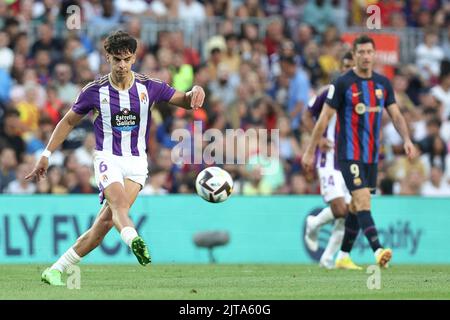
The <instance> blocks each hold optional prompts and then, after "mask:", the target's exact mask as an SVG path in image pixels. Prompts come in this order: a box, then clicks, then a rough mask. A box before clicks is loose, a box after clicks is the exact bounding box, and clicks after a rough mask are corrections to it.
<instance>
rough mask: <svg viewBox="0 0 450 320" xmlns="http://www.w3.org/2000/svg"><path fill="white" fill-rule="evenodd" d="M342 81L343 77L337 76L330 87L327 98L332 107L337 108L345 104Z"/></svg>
mask: <svg viewBox="0 0 450 320" xmlns="http://www.w3.org/2000/svg"><path fill="white" fill-rule="evenodd" d="M342 83H343V81H342V78H341V77H339V78H337V79H336V81H334V82H333V84H331V85H330V87H329V88H328V93H327V98H326V100H325V102H326V103H327V104H328V105H329V106H330V107H332V108H333V109H336V110H338V109H339V108H341V106H342V105H343V103H342V102H343V99H344V92H343V85H342Z"/></svg>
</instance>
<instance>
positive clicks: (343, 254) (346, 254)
mask: <svg viewBox="0 0 450 320" xmlns="http://www.w3.org/2000/svg"><path fill="white" fill-rule="evenodd" d="M349 256H350V254H349V253H348V252H344V251H342V250H340V251H339V253H338V255H337V257H336V259H337V260H340V259H343V258H346V257H349Z"/></svg>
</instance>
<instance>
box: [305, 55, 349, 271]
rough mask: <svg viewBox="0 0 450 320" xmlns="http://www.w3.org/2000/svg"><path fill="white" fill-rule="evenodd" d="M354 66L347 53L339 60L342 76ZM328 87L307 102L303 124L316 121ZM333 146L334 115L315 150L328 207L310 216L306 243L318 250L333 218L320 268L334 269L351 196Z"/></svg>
mask: <svg viewBox="0 0 450 320" xmlns="http://www.w3.org/2000/svg"><path fill="white" fill-rule="evenodd" d="M352 67H353V57H352V53H351V52H350V51H348V52H346V53H345V54H344V55H343V57H342V59H341V72H342V73H345V72H347V71H349V70H350V69H351V68H352ZM328 88H329V86H326V87H324V88H322V89H321V90H320V91H319V94H318V95H317V97H315V98H313V99H311V100H310V102H309V103H308V109H307V110H308V112H304V113H303V116H304V119H303V120H304V123H313V122H314V121H317V119H318V118H319V116H320V112H321V111H322V109H323V105H324V103H325V100H326V97H327V94H328ZM335 143H336V115H334V116H333V117H332V118H331V120H330V124H329V125H328V127H327V128H326V131H325V134H324V136H323V137H322V138H321V140H320V142H319V148H318V150H317V151H316V169H317V173H318V176H319V179H320V193H321V194H322V197H323V200H324V201H325V202H326V203H327V204H329V207H326V208H324V209H323V210H322V211H321V212H319V214H318V215H317V216H313V215H310V216H308V217H307V218H306V232H305V243H306V245H307V246H308V248H309V250H311V251H317V250H318V249H319V242H318V234H319V231H320V227H322V226H323V225H325V224H327V223H329V222H331V221H333V220H334V219H336V221H335V224H334V227H333V230H332V232H331V236H330V239H329V240H328V244H327V246H326V248H325V250H324V252H323V254H322V256H321V258H320V266H321V267H325V268H327V269H332V268H333V267H334V260H333V257H334V255H335V254H336V252H337V251H338V250H339V247H340V246H341V244H342V239H343V237H344V221H345V220H344V218H345V217H346V216H347V213H348V211H349V209H348V204H350V202H351V195H350V192H349V191H348V189H347V187H346V186H345V181H344V177H342V173H341V172H340V171H339V168H338V166H337V157H336V154H335V151H334V145H335Z"/></svg>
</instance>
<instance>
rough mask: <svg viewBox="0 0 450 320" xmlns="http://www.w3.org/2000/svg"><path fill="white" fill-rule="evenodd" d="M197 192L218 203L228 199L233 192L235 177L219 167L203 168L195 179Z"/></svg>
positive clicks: (207, 199)
mask: <svg viewBox="0 0 450 320" xmlns="http://www.w3.org/2000/svg"><path fill="white" fill-rule="evenodd" d="M195 188H196V189H197V194H198V195H199V196H200V197H202V198H203V199H205V200H206V201H209V202H213V203H218V202H223V201H225V200H227V199H228V197H229V196H230V195H231V193H232V192H233V179H232V178H231V176H230V174H229V173H228V172H226V171H225V170H223V169H221V168H219V167H209V168H206V169H203V170H202V171H201V172H200V173H199V174H198V176H197V179H196V180H195Z"/></svg>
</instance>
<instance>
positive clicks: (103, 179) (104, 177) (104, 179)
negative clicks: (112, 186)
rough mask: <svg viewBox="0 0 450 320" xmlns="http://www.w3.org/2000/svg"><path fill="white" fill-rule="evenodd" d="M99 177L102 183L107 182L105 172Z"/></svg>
mask: <svg viewBox="0 0 450 320" xmlns="http://www.w3.org/2000/svg"><path fill="white" fill-rule="evenodd" d="M100 179H101V180H102V182H103V183H107V182H108V176H107V175H106V174H103V175H102V176H101V178H100Z"/></svg>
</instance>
